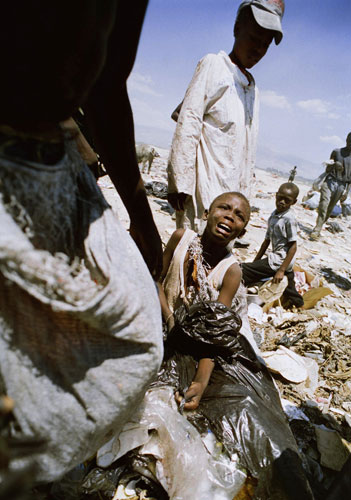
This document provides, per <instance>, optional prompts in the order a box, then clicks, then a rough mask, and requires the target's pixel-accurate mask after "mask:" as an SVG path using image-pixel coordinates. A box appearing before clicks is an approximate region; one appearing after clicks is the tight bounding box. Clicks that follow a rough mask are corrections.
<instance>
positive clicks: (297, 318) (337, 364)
mask: <svg viewBox="0 0 351 500" xmlns="http://www.w3.org/2000/svg"><path fill="white" fill-rule="evenodd" d="M302 272H303V271H302V270H301V269H299V271H298V272H297V278H298V279H299V274H300V273H302ZM306 274H307V279H306V280H303V279H302V280H301V276H300V284H301V288H300V291H301V290H303V287H305V290H304V291H305V295H307V294H308V293H310V294H311V291H313V292H312V293H313V294H314V295H315V296H316V294H317V295H318V291H319V292H320V291H321V290H323V289H327V290H329V293H328V295H325V296H324V297H323V294H320V293H319V296H320V297H321V298H318V300H317V301H316V303H314V304H313V307H311V308H309V309H305V310H294V311H286V310H284V309H283V307H281V306H280V305H275V306H274V307H270V308H267V307H265V304H262V307H261V306H259V305H258V304H257V303H254V302H252V303H251V304H250V305H249V316H250V323H251V327H252V330H253V332H254V336H255V338H256V339H259V340H260V349H261V352H262V357H263V359H264V360H265V362H266V364H267V366H268V368H269V370H270V371H271V373H272V374H273V376H274V378H275V380H276V383H277V386H278V388H279V392H280V395H281V399H282V404H283V407H284V411H285V413H286V415H287V417H288V419H289V422H290V427H291V430H292V432H293V434H294V437H295V439H296V441H297V443H298V446H299V450H300V452H301V453H302V454H303V457H304V458H305V464H306V467H307V468H309V469H310V472H311V474H310V477H309V479H310V481H312V486H313V487H314V494H315V496H316V498H324V497H323V495H326V491H327V490H328V488H329V487H330V486H331V484H332V482H333V480H334V479H335V477H336V476H337V474H338V473H339V472H340V471H341V469H342V468H343V466H344V464H345V463H346V461H347V459H348V458H349V457H350V454H351V378H350V377H351V359H350V352H351V320H350V319H349V318H350V312H351V308H350V301H349V298H348V297H345V296H343V293H342V292H343V290H342V289H341V290H340V289H338V288H337V287H336V286H335V285H333V284H331V283H325V282H324V281H323V280H322V279H321V278H318V280H317V281H316V279H315V278H314V277H313V275H312V274H311V273H308V272H307V273H306ZM313 279H314V280H315V281H314V284H315V285H316V284H317V283H318V285H319V286H318V287H311V286H310V285H311V282H313ZM304 281H305V283H304ZM306 284H308V285H309V286H307V287H306ZM260 295H261V296H262V294H260ZM311 478H312V480H311ZM340 498H341V497H340ZM345 498H346V497H345Z"/></svg>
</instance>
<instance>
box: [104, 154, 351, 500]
mask: <svg viewBox="0 0 351 500" xmlns="http://www.w3.org/2000/svg"><path fill="white" fill-rule="evenodd" d="M158 151H159V153H160V157H159V158H155V160H154V164H153V167H152V170H151V174H150V175H147V174H143V178H144V181H145V183H146V184H147V185H149V186H150V185H151V186H153V187H154V188H155V189H156V191H158V193H156V194H157V196H155V195H153V194H150V196H149V201H150V205H151V208H152V211H153V214H154V218H155V221H156V224H157V226H158V228H159V232H160V235H161V238H162V241H163V243H164V244H166V242H167V241H168V239H169V237H170V235H171V234H172V232H173V231H174V229H175V221H174V218H172V209H171V207H170V206H169V205H168V203H167V200H166V199H165V198H162V196H164V195H165V190H164V188H165V186H164V184H166V182H167V181H166V178H167V176H166V163H167V156H168V152H167V151H166V150H161V149H159V148H158ZM282 182H286V178H282V177H279V176H278V175H276V174H272V173H269V172H266V171H263V170H257V171H256V181H255V189H254V193H255V196H254V198H253V199H252V200H251V204H252V207H254V208H253V212H252V216H251V220H250V223H249V225H248V231H247V234H246V235H245V241H246V242H247V243H249V245H248V247H247V248H236V249H235V250H234V252H235V253H236V255H237V257H238V261H241V262H243V261H251V260H252V259H253V257H254V255H255V253H256V252H257V250H258V248H259V246H260V244H261V242H262V241H263V239H264V235H265V231H266V226H267V220H268V217H269V215H270V213H271V212H272V211H273V210H274V208H275V196H274V195H275V192H276V191H277V189H278V187H279V185H280V184H281V183H282ZM155 183H156V184H155ZM158 183H161V184H158ZM99 185H100V186H101V188H102V190H103V192H104V195H105V197H106V198H107V200H108V202H109V203H110V204H111V206H112V207H113V209H114V210H115V211H116V212H117V213H118V216H119V218H120V220H121V221H122V223H123V224H124V225H125V226H126V227H128V215H127V212H126V211H125V209H124V207H123V205H122V203H121V201H120V199H119V197H118V195H117V194H116V191H115V189H114V188H113V185H112V184H111V182H110V180H109V178H108V177H107V176H105V177H103V178H101V179H100V180H99ZM297 185H298V186H299V188H300V196H299V200H298V203H297V204H296V205H295V206H294V208H293V211H294V213H295V215H296V218H297V220H298V225H299V239H298V253H297V260H296V264H297V266H298V267H299V269H300V272H301V274H300V278H302V280H303V279H304V278H307V281H312V287H313V288H314V292H313V293H317V294H318V293H319V292H320V291H321V290H322V289H323V290H324V291H325V289H326V288H327V289H328V290H327V293H329V295H327V296H325V297H324V298H321V299H320V300H318V301H317V302H316V304H315V305H314V307H312V308H310V309H308V310H303V311H285V310H284V309H283V308H282V307H281V306H280V304H279V302H278V303H275V304H273V306H274V307H269V306H267V305H266V306H263V307H261V306H260V305H258V304H257V303H253V304H251V305H250V306H249V316H250V322H251V326H252V330H253V331H254V334H255V338H256V339H257V341H258V343H259V344H260V349H261V351H262V354H263V357H264V358H265V360H266V362H267V364H268V366H270V368H271V369H272V371H273V372H274V377H275V379H276V382H277V385H278V387H279V390H280V394H281V397H282V403H283V407H284V409H285V411H286V414H287V416H288V418H289V421H290V424H291V427H292V430H293V432H294V435H295V437H296V439H297V442H298V444H299V447H300V449H301V450H302V451H303V453H304V454H305V457H306V461H307V462H308V464H309V467H310V468H311V470H313V471H314V472H313V475H314V477H315V481H316V485H315V488H316V491H318V489H319V488H321V491H323V488H326V487H328V486H329V484H330V482H331V480H332V479H333V477H334V476H335V474H336V473H337V471H339V470H340V469H341V467H342V465H343V464H344V462H345V461H346V459H347V457H348V455H349V453H350V451H351V379H350V376H351V360H350V352H351V318H350V313H351V271H350V263H351V251H350V250H351V220H347V219H345V218H338V219H337V222H338V223H339V225H340V228H341V229H342V231H341V232H339V233H336V234H333V233H332V232H330V231H328V230H327V229H326V228H324V229H323V231H322V234H321V237H320V239H319V241H317V242H313V241H310V240H309V235H310V233H311V230H312V228H313V226H314V224H315V220H316V216H317V214H316V212H315V211H311V210H306V209H305V208H303V206H302V205H301V200H302V197H303V196H304V195H305V194H306V193H307V191H308V190H309V189H310V186H309V185H308V184H303V183H301V182H299V181H297ZM159 196H161V198H160V197H159ZM301 286H302V290H308V289H311V284H305V285H303V284H301ZM316 289H317V292H316ZM253 293H255V291H253ZM310 293H311V292H310ZM312 298H313V297H312ZM256 302H257V301H256ZM321 495H322V493H321Z"/></svg>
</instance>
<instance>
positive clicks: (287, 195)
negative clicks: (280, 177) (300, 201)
mask: <svg viewBox="0 0 351 500" xmlns="http://www.w3.org/2000/svg"><path fill="white" fill-rule="evenodd" d="M294 203H296V196H295V194H294V193H293V191H291V190H290V189H287V188H282V189H279V191H278V192H277V194H276V195H275V206H276V209H277V212H278V213H282V212H285V210H288V209H289V208H290V207H291V206H292V205H294Z"/></svg>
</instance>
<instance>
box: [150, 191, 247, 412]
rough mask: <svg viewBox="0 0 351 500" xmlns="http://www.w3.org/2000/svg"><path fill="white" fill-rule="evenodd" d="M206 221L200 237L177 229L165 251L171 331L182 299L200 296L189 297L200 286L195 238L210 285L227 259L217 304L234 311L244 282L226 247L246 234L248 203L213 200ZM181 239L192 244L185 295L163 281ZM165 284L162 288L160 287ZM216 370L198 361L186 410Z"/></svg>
mask: <svg viewBox="0 0 351 500" xmlns="http://www.w3.org/2000/svg"><path fill="white" fill-rule="evenodd" d="M203 218H204V220H205V221H207V224H206V228H205V231H204V233H203V235H202V236H201V238H200V237H199V236H196V233H195V232H193V231H191V230H189V229H183V228H181V229H177V230H176V231H174V233H173V234H172V236H171V238H170V240H169V242H168V244H167V246H166V249H165V252H164V257H163V270H162V274H161V279H160V283H159V289H160V301H161V308H162V315H163V318H164V320H165V321H166V322H167V327H168V331H170V330H171V329H172V327H173V326H174V317H173V312H174V310H175V309H176V308H177V305H180V303H181V300H180V299H181V298H182V299H183V301H187V302H188V303H189V304H190V303H191V302H193V301H196V299H197V296H198V295H199V294H198V293H195V296H193V297H190V295H194V294H193V293H192V290H193V287H194V285H195V286H196V285H197V283H194V273H193V271H194V264H193V262H194V261H193V260H191V259H189V255H190V252H191V250H190V245H191V243H192V241H193V240H194V239H196V240H200V243H201V245H202V259H201V260H202V261H203V268H204V269H205V273H206V276H207V278H208V281H209V283H210V285H213V282H212V283H211V276H212V274H213V271H214V270H215V269H216V268H217V266H219V264H220V263H222V262H223V259H225V265H226V267H227V269H226V271H225V273H224V275H223V280H220V281H222V282H221V283H219V284H218V285H217V286H218V288H217V291H219V295H218V298H216V301H217V302H221V303H222V304H224V305H226V306H227V307H229V308H231V306H232V302H233V299H234V297H235V294H236V293H237V291H238V288H239V285H240V282H241V270H240V267H239V265H238V264H237V263H236V262H235V258H234V256H232V255H230V253H229V251H228V249H227V245H228V244H229V243H230V242H231V241H232V240H233V239H234V238H238V237H241V236H243V235H244V233H245V227H246V225H247V223H248V222H249V218H250V205H249V202H248V201H247V199H246V198H245V196H244V195H242V194H241V193H237V192H228V193H224V194H222V195H220V196H218V197H217V198H215V199H214V201H213V202H212V204H211V206H210V208H209V210H208V211H207V210H206V211H205V213H204V216H203ZM181 240H182V242H183V243H185V241H188V243H189V245H188V248H189V249H188V248H187V250H186V251H185V256H184V257H185V258H184V264H183V266H181V267H182V268H183V273H184V274H183V276H179V278H180V280H179V281H180V282H182V281H183V280H184V292H185V294H182V290H181V286H179V287H178V290H177V291H176V292H175V293H174V287H173V286H172V280H164V278H165V277H166V275H167V273H168V270H169V268H170V264H171V261H172V259H173V256H174V253H175V250H176V249H177V253H178V254H179V253H180V252H179V250H180V251H181V249H179V246H180V245H179V244H180V242H181ZM183 246H184V245H183ZM197 266H199V262H197ZM222 267H223V264H222ZM162 281H163V286H162V285H161V283H162ZM173 283H174V282H173ZM214 286H215V285H214ZM213 291H214V287H213ZM213 367H214V362H213V361H212V360H211V359H209V358H203V359H201V360H200V361H199V364H198V368H197V372H196V375H195V378H194V380H193V382H192V384H191V385H190V387H189V389H188V391H187V392H186V394H185V395H184V396H185V399H186V401H187V402H186V403H185V405H184V408H185V409H186V410H194V409H195V408H197V407H198V405H199V403H200V400H201V397H202V394H203V392H204V390H205V389H206V387H207V384H208V382H209V379H210V376H211V373H212V370H213ZM176 398H177V400H178V402H180V401H181V399H182V398H181V397H180V396H179V395H177V396H176Z"/></svg>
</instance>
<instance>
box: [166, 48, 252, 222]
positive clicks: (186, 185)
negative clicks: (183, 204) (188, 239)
mask: <svg viewBox="0 0 351 500" xmlns="http://www.w3.org/2000/svg"><path fill="white" fill-rule="evenodd" d="M257 132H258V91H257V88H256V86H255V83H254V80H253V79H252V80H251V81H249V80H248V78H247V77H246V76H245V75H244V74H243V73H242V71H241V70H240V69H239V68H238V66H236V65H235V64H234V63H233V62H232V61H231V59H230V57H229V56H228V55H227V54H226V53H225V52H223V51H221V52H219V53H218V54H208V55H206V56H205V57H204V58H203V59H202V60H201V61H200V62H199V63H198V65H197V68H196V71H195V74H194V76H193V78H192V80H191V82H190V85H189V87H188V89H187V92H186V95H185V98H184V101H183V105H182V108H181V111H180V114H179V118H178V122H177V127H176V130H175V133H174V137H173V143H172V148H171V152H170V157H169V163H168V190H169V192H170V193H172V192H178V193H181V192H182V193H186V194H188V195H190V196H192V198H193V201H194V205H195V217H196V218H198V219H199V218H201V216H202V214H203V211H204V209H206V208H209V206H210V203H211V202H212V200H213V199H214V198H215V197H216V196H218V195H219V194H221V193H223V192H225V191H240V192H242V193H243V194H245V195H246V196H248V197H250V187H251V185H252V179H253V168H254V164H255V158H256V142H257Z"/></svg>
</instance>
